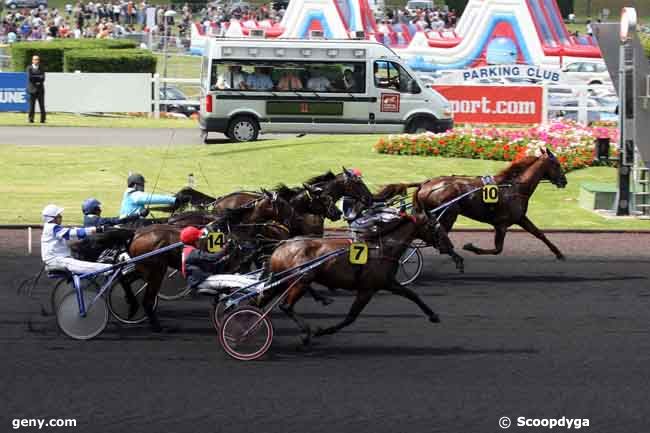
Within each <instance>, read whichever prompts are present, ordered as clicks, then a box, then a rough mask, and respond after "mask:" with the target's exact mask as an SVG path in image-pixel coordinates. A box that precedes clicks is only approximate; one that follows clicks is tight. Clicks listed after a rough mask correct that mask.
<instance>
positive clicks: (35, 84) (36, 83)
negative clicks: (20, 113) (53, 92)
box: [27, 56, 45, 123]
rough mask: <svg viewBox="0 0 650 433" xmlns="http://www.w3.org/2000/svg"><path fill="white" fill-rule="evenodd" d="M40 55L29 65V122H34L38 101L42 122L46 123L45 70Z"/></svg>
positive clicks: (34, 57) (33, 58)
mask: <svg viewBox="0 0 650 433" xmlns="http://www.w3.org/2000/svg"><path fill="white" fill-rule="evenodd" d="M40 63H41V59H40V58H39V57H38V56H33V57H32V64H31V65H30V66H29V67H27V93H29V123H34V109H35V108H36V101H38V108H40V110H41V123H45V87H44V83H45V71H44V70H43V67H42V66H41V65H40Z"/></svg>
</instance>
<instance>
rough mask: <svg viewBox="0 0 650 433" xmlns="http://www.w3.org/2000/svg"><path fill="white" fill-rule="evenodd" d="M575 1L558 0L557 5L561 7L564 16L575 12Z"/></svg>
mask: <svg viewBox="0 0 650 433" xmlns="http://www.w3.org/2000/svg"><path fill="white" fill-rule="evenodd" d="M573 1H574V0H557V5H558V6H559V7H560V13H561V14H562V16H563V17H564V18H566V17H568V16H569V14H571V13H573Z"/></svg>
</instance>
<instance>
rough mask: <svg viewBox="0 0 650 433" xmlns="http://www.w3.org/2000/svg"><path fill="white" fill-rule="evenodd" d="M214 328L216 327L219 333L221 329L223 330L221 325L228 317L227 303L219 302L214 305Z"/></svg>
mask: <svg viewBox="0 0 650 433" xmlns="http://www.w3.org/2000/svg"><path fill="white" fill-rule="evenodd" d="M211 316H212V326H214V329H215V330H216V331H217V332H219V329H221V325H222V324H223V319H224V318H225V316H226V302H225V301H219V302H217V303H215V304H214V307H213V308H212V314H211Z"/></svg>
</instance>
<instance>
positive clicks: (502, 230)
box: [463, 226, 508, 255]
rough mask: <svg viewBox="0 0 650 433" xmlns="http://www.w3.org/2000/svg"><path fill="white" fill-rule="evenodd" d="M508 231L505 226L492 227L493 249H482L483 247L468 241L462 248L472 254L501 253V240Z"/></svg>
mask: <svg viewBox="0 0 650 433" xmlns="http://www.w3.org/2000/svg"><path fill="white" fill-rule="evenodd" d="M507 231H508V228H507V227H505V226H495V227H494V249H491V250H484V249H483V248H479V247H477V246H476V245H474V244H472V243H469V244H465V246H463V249H464V250H467V251H471V252H473V253H474V254H478V255H484V254H493V255H497V254H501V252H502V251H503V241H504V240H505V239H506V232H507Z"/></svg>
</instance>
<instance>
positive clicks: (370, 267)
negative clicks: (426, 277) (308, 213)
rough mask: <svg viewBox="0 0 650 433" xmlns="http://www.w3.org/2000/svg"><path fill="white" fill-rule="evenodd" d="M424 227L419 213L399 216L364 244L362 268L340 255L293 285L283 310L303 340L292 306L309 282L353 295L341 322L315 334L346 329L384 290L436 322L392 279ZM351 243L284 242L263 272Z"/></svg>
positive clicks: (344, 240)
mask: <svg viewBox="0 0 650 433" xmlns="http://www.w3.org/2000/svg"><path fill="white" fill-rule="evenodd" d="M430 228H431V227H430V220H429V218H428V217H427V216H426V215H425V214H423V213H419V214H417V215H416V216H406V215H403V216H401V217H400V218H399V219H397V220H396V221H393V222H391V223H388V225H387V226H385V227H382V229H381V231H380V234H379V237H378V238H375V239H368V240H366V242H367V245H368V247H369V250H368V261H367V263H366V264H364V265H355V264H351V263H350V260H349V257H348V254H347V253H345V254H343V255H340V256H338V257H336V258H334V259H332V260H330V261H329V262H326V263H325V264H323V265H322V266H320V267H318V268H316V269H314V270H313V271H310V272H308V273H307V274H304V275H303V276H302V277H300V279H299V280H297V281H294V282H293V286H292V287H291V289H290V290H289V293H288V295H287V298H286V304H285V305H284V306H283V310H284V311H285V312H286V313H287V314H288V315H289V317H291V318H292V319H293V320H294V321H295V322H296V324H297V325H298V326H299V327H300V329H301V330H302V331H303V332H304V333H305V337H304V342H305V343H308V342H309V339H310V336H311V331H310V327H309V325H308V324H306V323H305V322H304V320H303V319H302V318H301V317H300V316H298V315H297V314H296V313H295V311H294V306H295V304H296V302H298V300H299V299H300V298H301V297H302V296H303V295H304V293H305V291H308V290H309V289H310V284H311V283H319V284H322V285H324V286H326V287H328V288H332V289H335V288H336V289H338V288H341V289H346V290H351V291H355V292H356V298H355V300H354V302H353V303H352V306H351V308H350V311H349V312H348V314H347V316H346V317H345V319H344V320H343V321H342V322H340V323H338V324H337V325H335V326H332V327H329V328H325V329H321V330H318V331H316V333H315V334H314V335H315V336H320V335H326V334H333V333H335V332H337V331H339V330H340V329H341V328H344V327H346V326H348V325H350V324H351V323H352V322H354V321H355V320H356V318H357V317H358V316H359V314H360V313H361V311H363V309H364V308H365V306H366V305H367V304H368V302H369V301H370V299H371V298H372V297H373V295H374V294H375V293H376V292H377V291H379V290H387V291H389V292H391V293H393V294H396V295H399V296H402V297H405V298H407V299H409V300H411V301H413V302H415V303H416V304H417V305H418V306H419V307H420V309H421V310H422V311H423V312H424V313H425V314H426V316H427V317H428V318H429V320H430V321H431V322H439V319H438V316H437V315H436V313H434V312H433V310H431V308H429V307H428V306H427V305H426V304H425V303H424V302H423V301H422V300H421V299H420V297H419V296H418V295H417V294H416V293H415V292H413V291H412V290H411V289H409V288H408V287H405V286H403V285H401V284H399V283H397V282H396V281H395V278H394V276H395V272H396V270H397V266H398V264H399V258H400V257H401V256H402V254H403V253H404V251H405V250H406V248H407V247H408V246H409V244H410V243H411V241H412V240H413V239H414V238H415V237H416V236H418V235H419V233H420V232H421V231H422V230H429V229H430ZM351 243H352V239H351V238H321V239H290V240H288V241H286V242H284V243H282V244H281V245H280V246H279V247H278V248H277V249H276V250H275V251H274V252H273V255H272V256H271V259H270V262H269V269H270V271H271V272H275V273H278V272H282V271H285V270H287V269H291V268H293V267H295V266H298V265H300V264H302V263H306V262H309V261H310V260H313V259H316V258H318V257H321V256H323V255H325V254H327V253H330V252H333V251H336V250H337V249H340V248H345V249H347V248H349V247H350V245H351ZM286 287H287V286H286V285H285V286H284V288H282V287H280V288H278V289H277V290H273V293H270V294H269V296H268V297H267V299H266V301H268V300H269V299H270V298H272V297H273V296H274V295H277V293H278V292H279V291H281V290H286Z"/></svg>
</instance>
